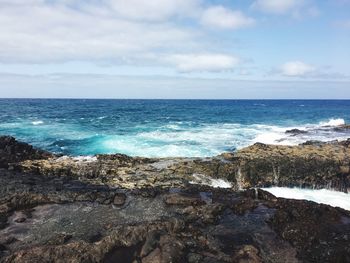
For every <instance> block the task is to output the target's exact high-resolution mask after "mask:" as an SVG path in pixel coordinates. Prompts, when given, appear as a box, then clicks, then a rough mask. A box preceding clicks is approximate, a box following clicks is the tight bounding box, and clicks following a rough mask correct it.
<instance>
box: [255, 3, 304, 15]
mask: <svg viewBox="0 0 350 263" xmlns="http://www.w3.org/2000/svg"><path fill="white" fill-rule="evenodd" d="M303 4H304V0H255V1H254V3H253V4H252V7H253V8H256V9H258V10H260V11H262V12H265V13H272V14H286V13H288V12H290V11H294V10H295V9H296V8H298V7H300V6H302V5H303Z"/></svg>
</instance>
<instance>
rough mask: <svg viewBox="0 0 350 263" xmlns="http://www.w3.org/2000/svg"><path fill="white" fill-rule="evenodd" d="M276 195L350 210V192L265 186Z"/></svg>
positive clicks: (266, 189)
mask: <svg viewBox="0 0 350 263" xmlns="http://www.w3.org/2000/svg"><path fill="white" fill-rule="evenodd" d="M263 190H265V191H268V192H270V193H271V194H273V195H275V196H276V197H283V198H289V199H299V200H309V201H314V202H316V203H320V204H327V205H331V206H334V207H341V208H344V209H346V210H350V194H346V193H343V192H337V191H332V190H327V189H320V190H312V189H301V188H287V187H271V188H263Z"/></svg>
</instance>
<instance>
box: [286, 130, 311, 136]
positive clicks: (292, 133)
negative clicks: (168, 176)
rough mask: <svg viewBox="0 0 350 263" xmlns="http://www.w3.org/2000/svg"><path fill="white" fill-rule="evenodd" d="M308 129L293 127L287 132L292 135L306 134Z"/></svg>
mask: <svg viewBox="0 0 350 263" xmlns="http://www.w3.org/2000/svg"><path fill="white" fill-rule="evenodd" d="M305 133H307V131H305V130H299V129H291V130H286V134H291V135H294V136H295V135H299V134H305Z"/></svg>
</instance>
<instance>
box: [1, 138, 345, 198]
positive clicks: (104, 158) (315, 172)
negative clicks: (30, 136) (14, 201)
mask: <svg viewBox="0 0 350 263" xmlns="http://www.w3.org/2000/svg"><path fill="white" fill-rule="evenodd" d="M20 145H22V144H20ZM22 147H23V146H22ZM27 147H30V146H27ZM16 149H17V148H16ZM37 151H38V150H34V155H33V158H28V159H27V160H23V159H24V158H25V157H26V156H29V154H27V153H26V151H25V154H20V156H21V157H20V158H19V161H17V162H15V163H13V162H12V161H15V160H16V159H15V158H14V157H13V154H10V155H9V157H8V156H7V155H6V154H5V155H4V154H2V155H3V156H5V157H2V158H3V160H11V163H6V161H5V163H3V166H9V167H10V168H11V169H14V170H16V171H19V172H24V173H36V174H41V175H45V176H58V177H61V176H64V177H74V178H79V180H81V181H85V182H89V183H94V184H107V185H110V186H118V187H123V188H129V189H132V188H143V187H165V188H169V187H183V186H186V185H187V184H188V183H189V182H192V183H206V184H211V180H212V179H218V178H221V179H225V180H227V181H229V182H231V183H232V186H233V188H235V189H237V190H239V189H248V188H250V187H266V186H272V185H276V186H298V187H309V188H332V189H335V190H339V191H344V192H347V191H349V190H350V140H347V141H342V142H338V141H334V142H330V143H324V142H307V143H305V144H302V145H298V146H280V145H266V144H261V143H256V144H254V145H252V146H249V147H247V148H244V149H241V150H239V151H237V152H236V153H225V154H222V155H220V156H217V157H212V158H140V157H129V156H126V155H122V154H115V155H97V156H95V157H91V158H82V157H81V158H73V157H66V156H64V157H56V156H53V155H51V156H50V155H49V154H48V153H41V152H39V153H40V154H42V155H40V154H39V153H37ZM20 153H21V151H20ZM40 157H44V158H40ZM204 180H206V182H204Z"/></svg>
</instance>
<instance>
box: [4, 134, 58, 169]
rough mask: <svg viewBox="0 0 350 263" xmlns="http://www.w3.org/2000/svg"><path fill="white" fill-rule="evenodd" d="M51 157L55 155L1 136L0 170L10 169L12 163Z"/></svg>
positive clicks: (9, 137)
mask: <svg viewBox="0 0 350 263" xmlns="http://www.w3.org/2000/svg"><path fill="white" fill-rule="evenodd" d="M49 157H54V155H53V154H51V153H48V152H45V151H42V150H39V149H35V148H33V146H31V145H29V144H27V143H23V142H18V141H16V139H15V138H13V137H11V136H0V168H8V167H9V164H10V163H17V162H21V161H24V160H35V159H47V158H49Z"/></svg>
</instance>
